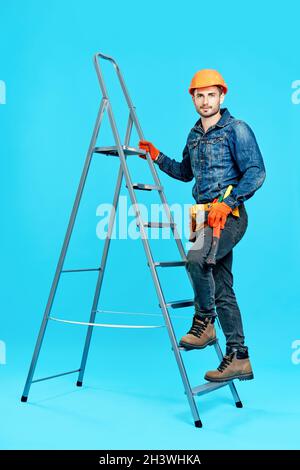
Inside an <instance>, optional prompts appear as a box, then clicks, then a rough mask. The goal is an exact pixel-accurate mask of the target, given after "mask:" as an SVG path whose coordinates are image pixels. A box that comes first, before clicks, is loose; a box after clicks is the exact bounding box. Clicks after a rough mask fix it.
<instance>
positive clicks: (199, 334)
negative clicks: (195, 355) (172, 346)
mask: <svg viewBox="0 0 300 470" xmlns="http://www.w3.org/2000/svg"><path fill="white" fill-rule="evenodd" d="M215 342H216V330H215V327H214V318H211V317H203V319H202V318H200V317H197V316H196V315H194V318H193V324H192V326H191V329H190V330H189V331H188V333H187V334H186V335H185V336H183V337H182V338H181V340H180V341H179V346H182V347H184V348H185V349H203V348H205V347H206V346H208V345H211V344H214V343H215Z"/></svg>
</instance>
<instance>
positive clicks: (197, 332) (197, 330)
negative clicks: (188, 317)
mask: <svg viewBox="0 0 300 470" xmlns="http://www.w3.org/2000/svg"><path fill="white" fill-rule="evenodd" d="M207 325H208V320H200V319H199V318H195V317H194V318H193V324H192V326H191V329H190V331H189V332H188V334H192V335H194V336H197V338H200V337H201V335H202V334H203V332H204V331H205V330H206V328H207Z"/></svg>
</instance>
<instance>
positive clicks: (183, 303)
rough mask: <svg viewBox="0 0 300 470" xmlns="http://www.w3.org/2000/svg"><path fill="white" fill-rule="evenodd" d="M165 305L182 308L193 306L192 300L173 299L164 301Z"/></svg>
mask: <svg viewBox="0 0 300 470" xmlns="http://www.w3.org/2000/svg"><path fill="white" fill-rule="evenodd" d="M166 306H167V307H171V308H184V307H192V306H194V300H175V301H174V302H168V303H166Z"/></svg>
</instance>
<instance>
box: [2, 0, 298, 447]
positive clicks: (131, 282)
mask: <svg viewBox="0 0 300 470" xmlns="http://www.w3.org/2000/svg"><path fill="white" fill-rule="evenodd" d="M0 7H1V8H0V15H1V28H0V55H1V67H0V80H4V81H5V83H6V87H7V90H6V92H7V95H6V104H5V105H1V106H0V133H1V134H0V139H1V156H2V158H1V166H2V171H1V189H2V201H3V202H4V204H2V230H1V238H2V239H1V247H2V255H1V258H2V263H1V264H2V270H1V271H2V272H1V276H2V281H1V285H2V289H1V329H0V339H1V340H2V341H5V343H6V348H7V351H6V353H7V357H6V365H0V375H1V389H0V394H1V400H0V408H1V416H2V418H1V422H2V424H1V431H0V446H1V448H4V449H16V448H19V449H34V448H36V449H38V448H41V449H63V448H65V449H74V448H79V449H85V448H87V449H89V448H98V449H153V448H157V449H166V448H170V449H180V448H183V449H242V448H250V449H251V448H252V449H253V448H254V449H255V448H257V449H262V448H270V449H275V448H299V418H300V410H299V401H298V396H299V387H300V381H299V373H300V365H296V364H293V362H292V360H291V356H292V353H293V349H292V342H293V341H295V340H297V339H299V338H300V320H299V255H300V251H299V243H298V232H299V228H300V224H299V218H298V205H299V202H298V201H299V171H300V159H299V134H298V129H299V117H300V105H297V104H294V103H293V102H292V94H293V92H295V90H294V89H293V88H292V83H293V82H294V81H295V80H297V79H298V80H299V79H300V76H299V74H300V72H299V46H298V44H299V41H298V39H299V38H298V34H297V31H298V30H299V13H300V7H299V3H298V5H297V2H286V3H285V5H284V8H283V6H282V4H278V5H274V4H272V6H271V4H270V3H269V2H266V3H264V2H259V1H257V0H254V1H253V2H251V5H250V3H249V4H238V3H237V2H233V1H229V2H226V3H224V2H219V1H218V0H217V1H215V2H213V3H212V4H208V3H206V4H203V3H200V2H198V3H197V2H196V3H192V4H187V3H184V2H178V1H177V2H174V1H172V2H171V1H165V2H161V1H156V0H155V1H152V2H151V3H150V2H149V3H148V4H143V3H142V4H141V3H140V2H137V1H127V2H126V3H125V2H121V1H115V2H113V3H112V4H111V5H109V4H108V2H102V1H96V0H86V1H85V2H80V1H78V0H77V1H72V2H71V1H64V2H61V1H58V0H53V1H49V0H48V1H45V2H38V1H36V0H35V1H34V0H27V1H26V2H23V1H13V2H10V3H7V2H4V1H3V0H2V1H1V2H0ZM97 51H101V52H103V53H105V54H108V55H111V56H113V57H114V58H115V59H116V60H117V62H118V63H119V65H120V68H121V71H122V72H123V74H124V78H125V81H126V83H127V85H128V88H129V92H130V94H131V97H132V99H133V102H134V104H135V106H136V109H137V114H138V117H139V119H140V122H141V125H142V128H143V131H144V133H145V137H146V138H147V139H148V140H151V141H153V142H154V143H155V145H156V146H157V147H158V148H160V149H161V150H162V151H164V153H166V154H167V155H169V156H171V157H173V158H176V159H177V160H180V159H181V152H182V149H183V147H184V144H185V140H186V137H187V134H188V131H189V130H190V128H191V127H192V125H193V124H194V122H195V121H196V120H197V119H198V115H197V114H196V112H195V109H194V106H193V104H192V101H191V97H190V96H189V94H188V93H187V88H188V86H189V83H190V80H191V77H192V76H193V74H194V73H195V72H196V71H197V70H199V69H201V68H216V69H218V70H219V71H220V72H221V73H222V75H223V76H224V77H225V80H226V82H227V84H228V87H229V92H228V95H226V99H225V102H224V106H226V107H228V109H229V111H230V112H231V114H233V115H234V116H235V117H237V118H239V119H243V120H245V121H246V122H247V123H248V124H249V125H250V126H251V127H252V129H253V130H254V132H255V135H256V137H257V140H258V143H259V145H260V148H261V151H262V154H263V156H264V161H265V165H266V170H267V179H266V181H265V183H264V185H263V187H262V188H261V189H260V190H259V191H258V192H257V193H256V194H255V196H254V197H253V198H252V199H250V200H249V201H248V202H247V203H246V207H247V211H248V215H249V227H248V231H247V233H246V235H245V237H244V238H243V240H242V241H241V242H240V244H239V245H238V246H237V247H236V249H235V250H234V276H235V291H236V295H237V298H238V301H239V304H240V308H241V311H242V314H243V318H244V324H245V331H246V338H247V344H248V346H249V350H250V354H251V360H252V364H253V369H254V373H255V380H254V381H251V382H246V383H237V387H238V390H239V392H240V395H241V399H242V401H243V403H244V409H237V408H235V407H234V406H233V401H232V398H231V395H230V392H229V390H228V389H227V388H223V389H220V390H218V391H216V392H214V393H212V394H209V395H206V396H205V397H202V398H196V402H197V404H198V406H199V412H200V417H201V419H202V421H203V423H204V428H203V429H196V428H194V427H193V420H192V416H191V413H190V409H189V406H188V402H187V400H186V396H185V395H184V393H183V386H182V383H181V378H180V375H179V372H178V369H177V366H176V362H175V360H174V356H173V353H172V351H171V346H170V342H169V339H168V336H167V332H166V330H165V329H156V330H142V331H136V330H120V329H118V330H116V329H108V328H105V329H102V328H101V329H100V328H98V329H96V331H95V332H94V336H93V341H92V346H91V350H90V356H89V360H88V366H87V370H86V375H85V382H84V387H83V388H82V389H78V388H76V387H75V386H74V385H75V381H76V376H75V375H69V376H66V377H63V378H60V379H56V380H53V381H48V382H43V383H41V384H35V385H33V386H32V388H31V393H30V396H29V402H28V404H21V403H20V401H19V399H20V396H21V394H22V389H23V385H24V382H25V379H26V375H27V371H28V366H29V362H30V360H31V355H32V352H33V347H34V344H35V340H36V336H37V333H38V329H39V326H40V322H41V319H42V314H43V311H44V308H45V305H46V300H47V296H48V293H49V289H50V285H51V282H52V279H53V275H54V271H55V267H56V263H57V261H58V255H59V252H60V249H61V245H62V241H63V237H64V234H65V230H66V227H67V222H68V218H69V215H70V212H71V208H72V204H73V200H74V197H75V192H76V189H77V185H78V182H79V178H80V175H81V171H82V167H83V162H84V158H85V154H86V151H87V148H88V145H89V140H90V137H91V133H92V129H93V126H94V122H95V118H96V114H97V110H98V106H99V102H100V90H99V86H98V82H97V78H96V74H95V70H94V67H93V64H92V57H93V54H94V53H95V52H97ZM104 71H105V73H106V79H107V83H108V84H109V86H110V90H111V91H110V94H111V98H112V102H113V106H114V109H115V113H116V117H117V120H118V123H119V124H120V128H121V135H124V128H125V126H124V123H125V124H126V122H127V112H126V109H125V106H124V103H123V101H122V96H121V94H120V92H119V90H118V89H117V86H116V85H117V84H116V81H115V77H113V74H112V73H111V70H110V69H109V67H107V66H106V65H104ZM131 142H132V144H136V143H137V138H136V135H133V140H132V141H131ZM98 143H100V144H101V145H112V144H113V140H112V138H111V134H110V131H109V127H108V124H107V116H106V119H105V122H104V124H103V128H102V130H101V133H100V139H99V141H98ZM129 165H130V167H129V168H130V172H131V175H132V180H133V181H140V182H149V183H151V182H152V180H151V175H150V172H149V171H148V169H147V168H146V164H145V162H144V161H143V160H141V159H139V158H136V157H133V158H132V159H131V160H130V162H129ZM117 171H118V159H113V158H108V157H105V156H100V155H98V156H96V158H95V159H94V160H93V163H92V166H91V171H90V175H89V179H88V182H87V185H86V191H85V194H84V197H83V199H82V205H81V207H80V211H79V214H78V219H77V223H76V227H75V230H74V236H73V237H72V241H71V244H70V250H69V254H68V258H67V260H66V264H65V267H69V268H73V267H96V266H97V264H98V263H99V260H100V257H101V253H102V251H101V250H102V247H103V240H99V239H98V238H97V237H96V233H95V229H96V225H97V223H98V222H99V217H98V216H97V215H96V208H97V206H98V205H99V204H101V203H103V202H106V203H110V202H112V197H113V192H114V187H115V183H116V177H117ZM158 171H159V170H158ZM159 177H160V178H161V181H162V183H163V184H164V186H165V191H166V196H167V199H168V202H169V204H174V203H179V204H181V205H183V204H191V203H193V200H192V197H191V189H192V184H193V182H191V183H182V182H179V181H176V180H174V179H171V178H169V177H168V176H167V175H165V174H163V173H162V172H159ZM122 194H123V195H126V194H127V193H126V188H125V185H124V183H123V187H122ZM138 197H139V194H138ZM147 197H149V198H151V197H152V193H150V196H149V194H148V193H147V195H146V196H145V195H142V202H146V200H147ZM153 197H154V199H152V202H159V201H158V198H157V200H155V196H153ZM148 200H149V199H148ZM128 204H129V201H128ZM155 250H157V251H155V253H154V258H155V259H156V260H159V259H164V260H174V259H178V254H177V251H176V245H175V242H174V241H173V240H171V241H168V240H160V241H158V242H156V243H155ZM181 269H182V268H174V269H173V270H166V271H168V272H167V273H165V271H164V272H163V273H162V274H163V275H162V277H161V282H162V285H163V288H164V292H165V294H166V298H167V300H175V299H185V298H190V297H191V295H192V290H191V286H190V285H189V283H188V280H187V277H186V275H185V273H184V272H183V270H181ZM95 279H96V278H95V274H94V273H85V274H75V275H68V277H64V278H63V279H62V280H61V283H60V285H59V289H58V292H57V297H56V302H55V305H54V308H53V311H52V313H53V314H56V315H60V316H61V317H62V318H73V319H78V320H87V318H88V315H89V309H90V307H91V302H92V295H93V289H94V285H95ZM99 307H101V308H105V309H110V310H113V309H114V310H121V311H137V312H149V313H151V312H156V313H159V308H158V302H157V298H156V294H155V291H154V287H153V284H152V281H151V277H150V273H149V269H148V267H147V265H146V257H145V254H144V251H143V248H142V244H141V242H139V241H138V240H113V241H112V242H111V247H110V255H109V259H108V265H107V270H106V273H105V280H104V283H103V289H102V293H101V297H100V303H99ZM177 312H180V313H178V314H177V315H178V316H181V317H183V318H178V319H174V322H173V324H174V328H175V332H176V334H177V337H178V338H180V337H181V335H182V334H184V333H185V332H186V330H187V329H188V327H189V325H190V322H191V317H192V313H193V311H192V309H185V310H181V311H177ZM101 318H102V317H101ZM145 318H146V319H147V323H149V324H150V323H151V322H152V321H153V324H155V323H156V322H157V321H159V324H162V319H160V318H158V317H157V318H156V317H153V320H152V319H151V317H149V318H148V317H145ZM97 319H98V320H99V317H97ZM149 319H150V320H149ZM103 320H105V321H111V320H112V319H111V316H109V314H107V315H104V316H103ZM113 320H114V321H113V322H118V321H119V322H120V323H124V317H123V316H122V317H121V316H120V317H118V316H117V317H113ZM125 320H126V322H127V321H132V322H133V323H137V322H143V321H144V319H143V317H134V319H133V320H131V319H129V320H127V318H126V317H125ZM145 321H146V320H145ZM84 335H85V327H77V326H75V325H70V326H65V325H61V324H57V323H51V324H50V325H49V328H48V330H47V334H46V338H45V343H44V346H43V349H42V353H41V356H40V361H39V363H38V367H37V375H36V377H37V376H39V377H40V376H45V375H51V374H55V373H59V372H63V371H67V370H72V369H77V368H78V367H79V363H80V358H81V353H82V347H83V341H84ZM220 336H221V340H222V344H224V341H223V339H222V334H220ZM184 361H185V364H186V367H187V369H188V373H189V376H190V379H191V383H192V385H197V384H199V383H201V382H202V381H203V375H204V373H205V371H206V370H208V369H211V368H215V367H216V365H217V362H218V361H217V358H216V356H215V354H214V352H213V349H209V350H205V351H202V352H199V351H193V352H191V353H189V354H187V355H186V356H184Z"/></svg>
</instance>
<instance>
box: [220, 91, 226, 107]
mask: <svg viewBox="0 0 300 470" xmlns="http://www.w3.org/2000/svg"><path fill="white" fill-rule="evenodd" d="M224 99H225V95H224V93H221V95H220V104H222V103H223V101H224Z"/></svg>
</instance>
